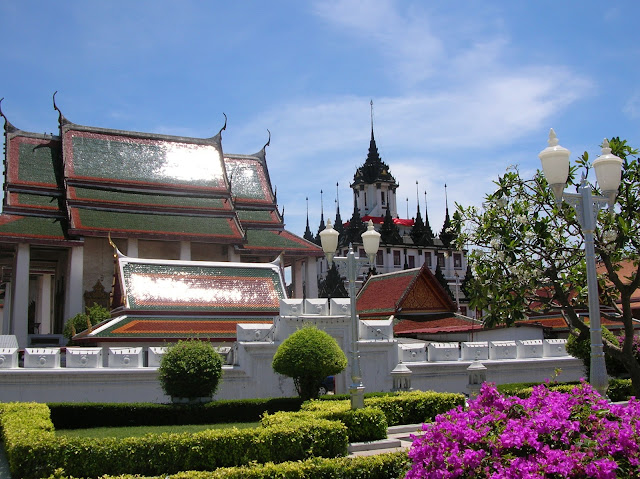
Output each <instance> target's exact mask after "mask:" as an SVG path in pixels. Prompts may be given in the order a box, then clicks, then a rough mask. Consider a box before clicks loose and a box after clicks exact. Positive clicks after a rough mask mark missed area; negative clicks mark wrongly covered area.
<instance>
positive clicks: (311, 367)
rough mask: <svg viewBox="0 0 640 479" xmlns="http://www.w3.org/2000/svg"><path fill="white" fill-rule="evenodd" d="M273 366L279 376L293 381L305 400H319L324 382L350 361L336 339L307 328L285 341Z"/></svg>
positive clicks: (313, 328) (313, 327) (310, 327)
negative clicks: (319, 393) (287, 377)
mask: <svg viewBox="0 0 640 479" xmlns="http://www.w3.org/2000/svg"><path fill="white" fill-rule="evenodd" d="M271 366H272V367H273V369H274V371H275V372H277V373H279V374H283V375H285V376H289V377H291V378H293V382H294V384H295V387H296V391H297V392H298V394H299V395H300V397H301V398H302V399H305V400H306V399H315V398H317V397H318V392H319V390H320V386H321V385H322V381H323V380H324V378H326V377H327V376H331V375H335V374H338V373H339V372H341V371H342V370H343V369H344V368H346V367H347V357H346V356H345V355H344V353H343V352H342V350H341V349H340V346H339V345H338V343H337V342H336V340H335V339H333V338H332V337H331V336H329V335H328V334H327V333H325V332H324V331H321V330H320V329H318V328H316V327H315V326H312V325H307V326H304V327H303V328H302V329H299V330H298V331H296V332H295V333H293V334H292V335H291V336H289V337H288V338H287V339H285V340H284V341H283V343H282V344H281V345H280V347H279V348H278V350H277V351H276V354H275V355H274V356H273V362H272V363H271Z"/></svg>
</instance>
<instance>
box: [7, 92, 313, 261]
mask: <svg viewBox="0 0 640 479" xmlns="http://www.w3.org/2000/svg"><path fill="white" fill-rule="evenodd" d="M54 108H55V109H56V110H57V111H58V112H59V114H60V117H59V123H60V136H53V135H42V134H37V133H29V132H24V131H22V130H19V129H17V128H16V127H14V126H13V125H12V124H11V123H9V121H8V120H7V118H6V117H5V116H4V114H2V117H3V118H4V120H5V140H6V171H5V182H4V183H5V185H4V188H5V191H6V194H5V197H4V206H3V213H2V216H1V218H2V221H0V240H3V239H9V240H11V241H18V242H19V241H20V240H22V241H27V242H33V241H35V240H38V241H39V240H40V239H41V238H42V237H43V235H44V236H46V237H47V238H48V239H49V240H51V239H55V240H57V241H63V240H64V241H67V242H69V241H71V242H73V241H81V240H82V238H83V237H85V236H99V237H107V236H108V235H111V236H112V237H114V238H139V239H160V240H170V241H199V242H205V243H216V244H230V245H233V247H235V249H236V252H237V253H238V254H239V255H240V256H254V257H255V256H257V255H268V256H272V257H273V256H277V255H279V254H281V253H282V252H283V251H284V252H285V254H286V255H287V256H289V255H290V253H291V255H293V256H309V255H311V256H322V250H321V249H320V248H319V247H318V246H317V245H315V244H313V243H310V242H308V241H305V240H303V239H301V238H299V237H297V236H296V235H293V234H292V233H289V232H287V231H285V230H284V219H283V216H282V214H281V213H280V211H279V210H278V205H277V198H276V195H275V193H274V191H273V188H272V185H271V180H270V178H269V172H268V168H267V163H266V154H265V148H266V146H268V144H269V143H267V144H266V145H265V147H263V148H262V150H261V151H259V152H258V153H256V154H253V155H237V154H224V153H223V151H222V144H221V132H222V130H220V132H219V133H218V134H217V135H215V136H213V137H211V138H187V137H182V136H171V135H160V134H153V133H138V132H132V131H123V130H113V129H106V128H96V127H89V126H81V125H77V124H74V123H72V122H70V121H68V120H67V119H66V118H65V117H64V116H63V115H62V113H61V112H60V110H59V109H58V108H57V106H55V102H54ZM0 113H2V112H0ZM225 127H226V123H225ZM223 129H224V127H223ZM27 216H31V217H34V218H35V217H38V218H40V219H41V220H40V221H38V220H34V219H30V220H26V219H24V218H23V217H27ZM42 218H54V219H58V220H60V223H58V224H55V225H53V226H52V224H51V222H50V221H44V220H42ZM27 223H29V226H28V227H27V226H26V225H27ZM33 225H37V226H33ZM44 230H46V232H44V233H43V234H40V233H34V232H36V231H38V232H39V231H44Z"/></svg>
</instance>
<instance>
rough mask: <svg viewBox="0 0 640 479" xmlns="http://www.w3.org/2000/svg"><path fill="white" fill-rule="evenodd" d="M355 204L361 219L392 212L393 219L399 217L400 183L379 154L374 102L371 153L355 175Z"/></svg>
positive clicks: (352, 187)
mask: <svg viewBox="0 0 640 479" xmlns="http://www.w3.org/2000/svg"><path fill="white" fill-rule="evenodd" d="M350 186H351V189H352V190H353V203H354V205H355V207H356V208H357V209H358V212H359V214H360V216H361V217H364V216H377V217H383V216H385V214H386V211H387V210H390V212H391V216H392V217H393V218H397V217H398V209H397V204H396V190H397V188H398V183H397V182H396V179H395V178H394V177H393V176H392V175H391V173H390V172H389V166H388V165H387V164H386V163H385V162H383V161H382V159H381V158H380V154H379V153H378V147H377V145H376V139H375V137H374V134H373V101H371V140H370V142H369V153H368V154H367V159H366V160H365V162H364V164H363V165H362V166H361V167H360V168H358V169H357V171H356V173H355V175H353V183H352V184H351V185H350Z"/></svg>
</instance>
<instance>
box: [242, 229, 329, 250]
mask: <svg viewBox="0 0 640 479" xmlns="http://www.w3.org/2000/svg"><path fill="white" fill-rule="evenodd" d="M247 240H248V241H247V244H245V245H244V248H245V249H247V250H254V249H255V250H276V251H282V250H287V251H292V250H298V251H306V252H309V253H318V254H319V255H322V254H324V253H322V248H320V247H319V246H318V245H316V244H313V243H310V242H309V241H306V240H304V239H302V238H300V237H299V236H296V235H294V234H291V233H289V232H288V231H274V230H262V229H247Z"/></svg>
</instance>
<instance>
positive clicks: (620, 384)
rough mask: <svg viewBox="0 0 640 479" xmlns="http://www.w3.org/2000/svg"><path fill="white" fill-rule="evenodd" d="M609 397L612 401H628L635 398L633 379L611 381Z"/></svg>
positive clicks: (608, 391)
mask: <svg viewBox="0 0 640 479" xmlns="http://www.w3.org/2000/svg"><path fill="white" fill-rule="evenodd" d="M607 396H609V399H610V400H611V401H614V402H615V401H627V400H628V399H629V398H630V397H631V396H633V386H632V385H631V379H609V389H607Z"/></svg>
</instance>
